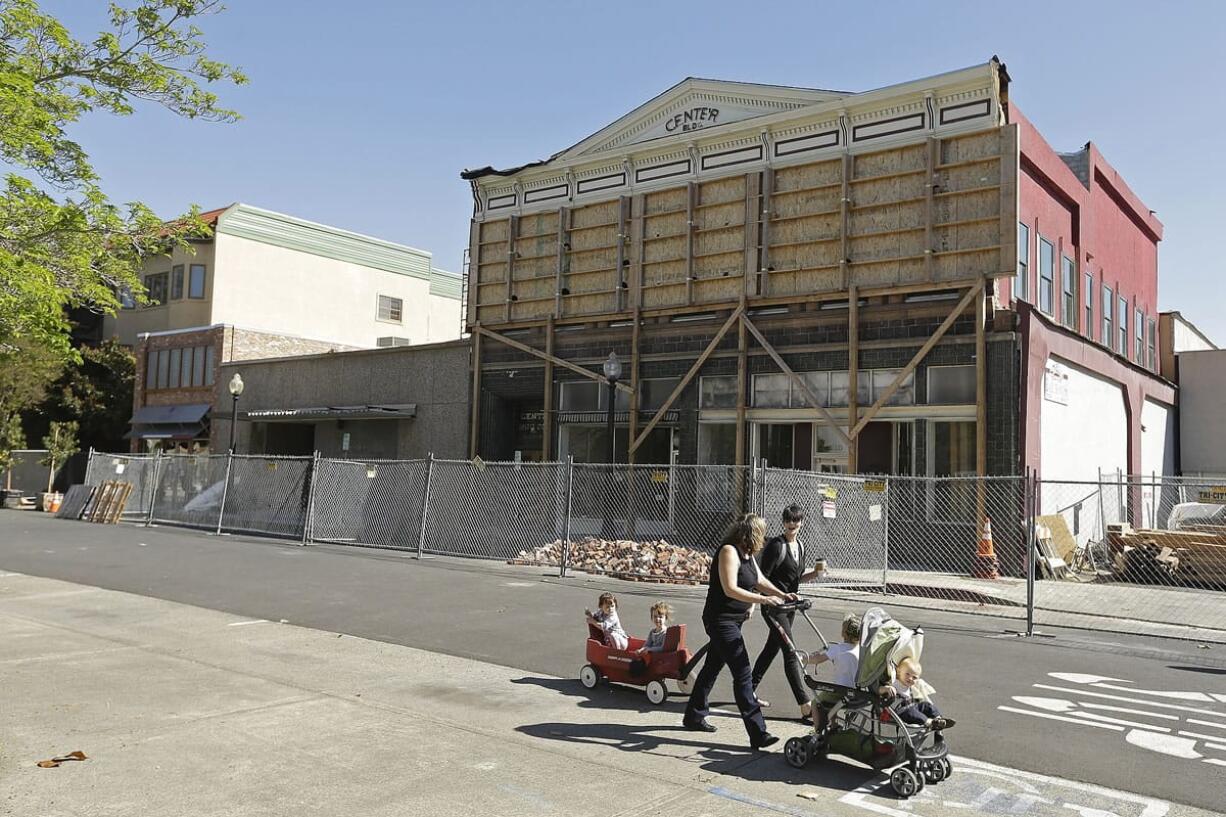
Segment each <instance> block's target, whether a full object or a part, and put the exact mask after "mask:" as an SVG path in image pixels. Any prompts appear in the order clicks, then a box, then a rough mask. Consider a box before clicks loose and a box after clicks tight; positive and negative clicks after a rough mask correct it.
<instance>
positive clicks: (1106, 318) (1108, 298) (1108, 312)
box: [1102, 286, 1115, 349]
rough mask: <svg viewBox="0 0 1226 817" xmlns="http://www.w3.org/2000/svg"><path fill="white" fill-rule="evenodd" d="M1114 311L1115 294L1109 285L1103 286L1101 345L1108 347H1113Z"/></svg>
mask: <svg viewBox="0 0 1226 817" xmlns="http://www.w3.org/2000/svg"><path fill="white" fill-rule="evenodd" d="M1114 312H1115V295H1114V293H1112V292H1111V287H1107V286H1105V287H1103V336H1102V342H1103V346H1106V347H1107V348H1108V349H1111V348H1113V347H1114V344H1115V320H1114V318H1113V313H1114Z"/></svg>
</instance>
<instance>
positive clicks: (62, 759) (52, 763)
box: [34, 750, 89, 769]
mask: <svg viewBox="0 0 1226 817" xmlns="http://www.w3.org/2000/svg"><path fill="white" fill-rule="evenodd" d="M88 759H89V758H87V757H86V756H85V753H84V752H82V751H79V750H78V751H76V752H69V753H68V754H66V755H60V756H59V757H53V758H51V759H50V760H40V761H38V763H36V764H34V765H36V766H38V768H40V769H54V768H55V767H56V766H59V765H60V764H61V763H67V762H68V761H70V760H88Z"/></svg>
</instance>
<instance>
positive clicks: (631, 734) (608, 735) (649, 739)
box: [516, 718, 879, 796]
mask: <svg viewBox="0 0 1226 817" xmlns="http://www.w3.org/2000/svg"><path fill="white" fill-rule="evenodd" d="M720 721H721V724H720V725H721V728H720V732H718V733H715V734H712V735H709V736H708V735H706V734H703V733H697V732H690V731H689V730H687V729H685V728H684V727H682V726H681V725H680V724H678V725H676V726H643V725H631V724H623V723H536V724H526V725H524V726H520V727H518V728H517V729H516V731H518V732H521V733H523V734H525V735H529V736H531V737H535V738H541V739H543V740H554V741H561V742H563V743H577V744H586V745H590V746H606V747H609V748H612V749H617V750H619V751H622V752H634V753H639V754H654V755H659V756H661V757H673V758H675V757H677V756H678V754H679V751H678V750H680V753H682V754H684V753H686V752H688V753H689V754H690V757H691V759H698V758H701V759H702V762H701V767H702V769H703V771H706V772H711V773H713V774H719V775H725V776H729V777H736V778H740V779H742V780H750V781H754V782H759V783H784V784H788V785H794V786H808V787H817V788H822V789H827V790H830V792H831V795H832V796H842V795H843V794H846V793H847V792H850V791H853V790H855V789H856V788H859V787H860V786H862V785H864V784H865V783H867V782H868V781H870V780H873V779H875V778H877V777H878V776H879V773H878V772H875V771H873V770H872V769H867V768H864V767H862V766H854V765H851V764H848V763H843V762H841V761H839V760H827V761H825V762H822V763H820V764H819V763H814V764H812V765H810V766H808V767H806V768H804V769H793V768H792V767H791V766H789V765H788V764H787V762H786V761H785V760H784V759H783V753H782V752H781V751H768V752H755V751H753V750H752V749H750V748H749V746H748V745H747V741H746V738H745V732H744V730H743V729H742V728H741V724H740V723H739V721H737V720H736V719H734V718H726V719H725V718H721V719H720ZM724 721H726V723H724ZM721 734H724V735H727V737H726V738H722V737H721Z"/></svg>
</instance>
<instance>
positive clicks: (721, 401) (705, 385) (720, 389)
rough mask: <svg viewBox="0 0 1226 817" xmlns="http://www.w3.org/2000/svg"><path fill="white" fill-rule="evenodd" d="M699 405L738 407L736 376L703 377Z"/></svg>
mask: <svg viewBox="0 0 1226 817" xmlns="http://www.w3.org/2000/svg"><path fill="white" fill-rule="evenodd" d="M698 407H699V408H704V409H721V408H736V376H735V375H732V376H724V375H720V376H718V377H704V378H702V379H701V380H700V381H699V390H698ZM712 464H715V463H712Z"/></svg>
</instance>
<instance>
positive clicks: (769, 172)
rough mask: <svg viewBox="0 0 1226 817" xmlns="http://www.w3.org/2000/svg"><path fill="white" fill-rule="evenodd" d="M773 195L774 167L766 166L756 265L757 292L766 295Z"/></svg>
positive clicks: (767, 289)
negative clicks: (757, 264) (758, 257)
mask: <svg viewBox="0 0 1226 817" xmlns="http://www.w3.org/2000/svg"><path fill="white" fill-rule="evenodd" d="M774 195H775V169H774V168H773V167H768V168H766V170H765V171H764V172H763V173H762V250H761V254H760V258H761V260H760V264H761V266H759V267H758V270H759V275H760V276H761V281H762V287H761V291H760V292H758V293H757V294H759V295H766V294H767V293H768V292H770V290H771V282H770V275H771V273H770V268H771V219H772V218H773V211H774V206H773V203H772V198H773V196H774Z"/></svg>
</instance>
